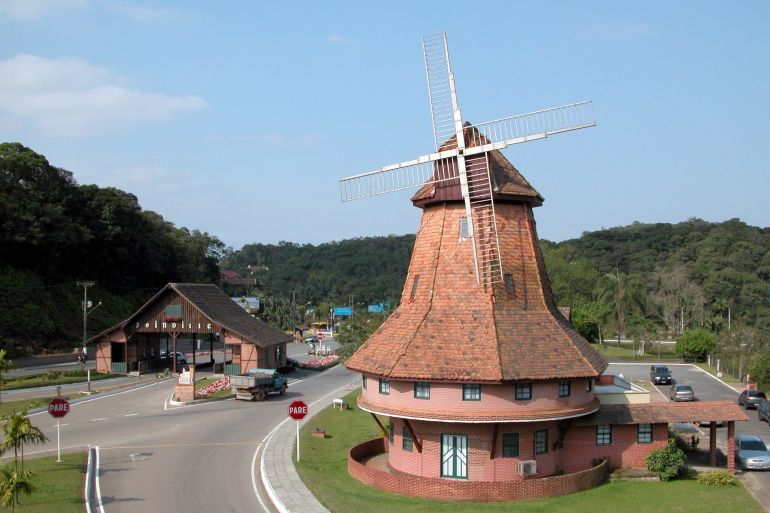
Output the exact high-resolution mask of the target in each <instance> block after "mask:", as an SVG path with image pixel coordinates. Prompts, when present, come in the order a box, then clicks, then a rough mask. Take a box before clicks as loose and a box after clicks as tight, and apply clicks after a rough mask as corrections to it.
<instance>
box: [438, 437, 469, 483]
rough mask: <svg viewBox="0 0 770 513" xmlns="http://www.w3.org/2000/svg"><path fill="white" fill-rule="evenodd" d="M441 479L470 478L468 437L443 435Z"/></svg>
mask: <svg viewBox="0 0 770 513" xmlns="http://www.w3.org/2000/svg"><path fill="white" fill-rule="evenodd" d="M441 477H454V478H459V479H467V478H468V437H467V436H465V435H441Z"/></svg>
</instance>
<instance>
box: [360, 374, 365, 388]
mask: <svg viewBox="0 0 770 513" xmlns="http://www.w3.org/2000/svg"><path fill="white" fill-rule="evenodd" d="M361 388H363V389H364V390H366V374H361Z"/></svg>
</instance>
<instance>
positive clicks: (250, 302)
mask: <svg viewBox="0 0 770 513" xmlns="http://www.w3.org/2000/svg"><path fill="white" fill-rule="evenodd" d="M231 299H232V300H233V301H235V303H236V304H237V305H238V306H240V307H241V308H243V309H244V310H246V311H247V312H248V313H250V314H252V315H256V314H258V313H259V308H260V302H259V298H257V297H234V298H231Z"/></svg>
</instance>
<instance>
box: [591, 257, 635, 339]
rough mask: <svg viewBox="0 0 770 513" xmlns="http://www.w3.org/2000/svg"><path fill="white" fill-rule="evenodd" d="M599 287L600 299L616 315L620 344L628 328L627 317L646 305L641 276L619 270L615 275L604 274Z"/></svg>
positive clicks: (616, 270)
mask: <svg viewBox="0 0 770 513" xmlns="http://www.w3.org/2000/svg"><path fill="white" fill-rule="evenodd" d="M599 287H600V288H599V299H600V300H601V301H604V302H605V303H606V304H607V305H609V307H610V308H611V309H612V311H613V312H614V313H615V315H616V319H617V321H618V343H620V335H621V333H624V332H625V328H626V315H628V313H629V312H630V311H631V310H634V309H638V310H641V308H642V305H643V304H644V299H643V297H644V296H643V294H644V287H643V285H642V282H641V280H640V277H639V275H637V274H631V275H627V274H624V273H621V272H620V271H619V270H618V269H617V268H615V272H614V273H611V272H610V273H606V274H604V276H603V277H602V281H601V282H600V285H599Z"/></svg>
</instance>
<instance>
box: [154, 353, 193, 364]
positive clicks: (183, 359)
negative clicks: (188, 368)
mask: <svg viewBox="0 0 770 513" xmlns="http://www.w3.org/2000/svg"><path fill="white" fill-rule="evenodd" d="M174 355H176V364H177V365H187V355H186V354H184V353H180V352H179V351H177V352H176V353H173V352H168V353H166V351H161V352H160V358H161V359H162V360H166V359H168V358H173V357H174Z"/></svg>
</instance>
